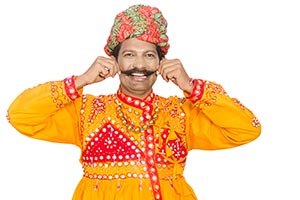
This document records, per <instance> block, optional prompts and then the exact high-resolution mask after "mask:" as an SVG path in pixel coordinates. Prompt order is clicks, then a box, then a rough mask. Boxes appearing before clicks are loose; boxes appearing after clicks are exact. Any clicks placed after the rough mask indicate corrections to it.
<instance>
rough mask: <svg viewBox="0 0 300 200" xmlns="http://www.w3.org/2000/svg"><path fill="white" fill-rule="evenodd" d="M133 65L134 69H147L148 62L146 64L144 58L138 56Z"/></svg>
mask: <svg viewBox="0 0 300 200" xmlns="http://www.w3.org/2000/svg"><path fill="white" fill-rule="evenodd" d="M133 65H134V67H136V68H139V69H141V68H146V67H147V62H146V60H145V58H144V56H136V58H135V60H134V63H133Z"/></svg>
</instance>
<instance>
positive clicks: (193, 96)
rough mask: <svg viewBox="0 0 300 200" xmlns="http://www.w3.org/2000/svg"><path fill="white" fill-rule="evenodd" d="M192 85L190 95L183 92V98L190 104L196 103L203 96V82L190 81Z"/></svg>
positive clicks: (197, 80)
mask: <svg viewBox="0 0 300 200" xmlns="http://www.w3.org/2000/svg"><path fill="white" fill-rule="evenodd" d="M192 83H193V84H194V86H193V89H192V92H191V93H190V94H189V93H187V92H184V96H185V97H186V98H187V99H189V100H190V101H191V102H192V103H196V102H197V101H198V100H200V99H201V98H202V96H203V92H204V85H205V81H203V80H201V79H192Z"/></svg>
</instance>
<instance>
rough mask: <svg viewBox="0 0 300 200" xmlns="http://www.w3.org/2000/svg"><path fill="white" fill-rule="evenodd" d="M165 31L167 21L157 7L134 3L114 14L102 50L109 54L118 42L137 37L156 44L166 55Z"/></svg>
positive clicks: (167, 46)
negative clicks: (112, 22) (114, 16)
mask: <svg viewBox="0 0 300 200" xmlns="http://www.w3.org/2000/svg"><path fill="white" fill-rule="evenodd" d="M166 33H167V21H166V20H165V18H164V17H163V15H162V13H161V11H160V10H159V9H158V8H155V7H150V6H145V5H141V4H138V5H134V6H131V7H129V8H128V9H126V10H125V11H123V12H121V13H119V14H118V15H117V16H116V18H115V20H114V24H113V26H112V28H111V31H110V35H109V37H108V39H107V44H106V45H105V47H104V50H105V52H106V54H107V55H109V56H110V55H112V52H113V50H114V48H115V47H116V46H117V45H118V44H120V43H121V42H123V41H124V40H126V39H129V38H137V39H139V40H142V41H145V42H150V43H153V44H156V45H158V46H159V47H160V49H161V51H162V54H163V55H166V54H167V52H168V49H169V47H170V45H169V43H168V40H169V38H168V36H167V34H166Z"/></svg>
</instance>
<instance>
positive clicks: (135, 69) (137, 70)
mask: <svg viewBox="0 0 300 200" xmlns="http://www.w3.org/2000/svg"><path fill="white" fill-rule="evenodd" d="M156 71H157V70H154V71H150V70H145V69H144V70H140V69H137V68H133V69H130V70H126V71H122V70H121V73H122V74H125V75H126V76H132V75H133V74H134V73H138V74H143V75H144V76H150V75H152V74H154V73H156Z"/></svg>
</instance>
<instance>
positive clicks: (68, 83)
mask: <svg viewBox="0 0 300 200" xmlns="http://www.w3.org/2000/svg"><path fill="white" fill-rule="evenodd" d="M64 84H65V90H66V93H67V95H68V97H69V98H70V99H71V100H73V101H74V100H75V99H77V98H78V97H80V94H79V93H78V91H77V89H76V86H75V76H72V77H69V78H65V79H64Z"/></svg>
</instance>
